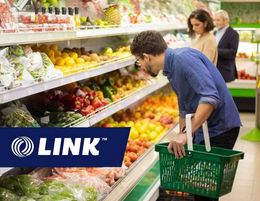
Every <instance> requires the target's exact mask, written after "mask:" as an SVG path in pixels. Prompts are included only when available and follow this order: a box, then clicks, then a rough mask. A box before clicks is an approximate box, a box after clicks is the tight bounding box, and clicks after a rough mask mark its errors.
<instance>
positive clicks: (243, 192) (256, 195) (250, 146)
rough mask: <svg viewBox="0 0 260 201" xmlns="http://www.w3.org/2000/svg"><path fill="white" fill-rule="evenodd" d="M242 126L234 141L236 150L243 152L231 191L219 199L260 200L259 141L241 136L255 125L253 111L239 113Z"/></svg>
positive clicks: (223, 200)
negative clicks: (250, 140)
mask: <svg viewBox="0 0 260 201" xmlns="http://www.w3.org/2000/svg"><path fill="white" fill-rule="evenodd" d="M240 116H241V120H242V123H243V127H242V128H241V130H240V136H239V138H238V140H237V142H236V145H235V148H234V149H236V150H241V151H243V152H245V158H244V159H243V160H240V162H239V165H238V169H237V173H236V177H235V181H234V185H233V189H232V192H231V193H229V194H228V195H226V196H223V197H221V199H220V201H259V200H260V142H249V141H245V140H243V139H241V136H242V135H244V134H245V133H247V132H248V131H250V130H251V129H252V128H253V127H254V125H255V123H254V122H255V115H254V114H253V113H241V114H240Z"/></svg>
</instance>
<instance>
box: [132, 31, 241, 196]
mask: <svg viewBox="0 0 260 201" xmlns="http://www.w3.org/2000/svg"><path fill="white" fill-rule="evenodd" d="M131 52H132V54H133V55H134V56H135V57H136V61H137V63H138V64H139V65H140V66H141V68H144V69H145V70H146V71H147V72H148V73H149V74H150V75H151V76H154V77H156V76H157V75H158V73H159V72H160V71H161V70H163V74H164V75H165V76H167V78H168V80H169V82H170V84H171V86H172V88H173V90H174V91H175V93H176V95H177V97H178V104H179V113H180V115H179V126H180V133H179V134H178V135H176V136H174V137H173V138H172V139H171V141H170V143H169V146H168V150H169V152H170V153H174V154H175V156H176V158H182V157H183V156H185V150H184V144H186V143H187V136H186V134H185V133H184V128H185V120H184V118H185V115H186V114H190V113H194V117H193V119H192V133H193V134H194V141H195V143H199V144H203V143H204V140H203V133H202V129H201V126H202V124H203V123H204V122H205V121H206V120H207V121H208V128H209V133H210V142H211V146H218V147H224V148H228V149H232V148H233V146H234V144H235V142H236V139H237V136H238V133H239V129H240V126H241V121H240V117H239V113H238V110H237V107H236V105H235V103H234V101H233V99H232V97H231V95H230V93H229V91H228V89H227V87H226V84H225V81H224V79H223V78H222V76H221V74H220V73H219V71H218V69H217V68H216V67H215V66H214V64H213V63H211V62H210V61H209V59H208V58H207V57H206V56H205V55H204V54H202V53H201V52H199V51H197V50H195V49H192V48H179V49H174V50H173V49H170V48H167V44H166V43H165V41H164V39H163V37H162V36H161V34H160V33H158V32H155V31H145V32H142V33H140V34H138V35H136V36H135V38H134V40H133V42H132V44H131ZM195 198H196V196H195ZM196 200H200V201H202V200H212V199H208V198H203V197H198V198H196Z"/></svg>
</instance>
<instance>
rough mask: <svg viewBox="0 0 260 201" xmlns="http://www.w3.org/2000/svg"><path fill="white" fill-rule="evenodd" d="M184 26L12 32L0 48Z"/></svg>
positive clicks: (0, 38) (0, 41) (2, 36)
mask: <svg viewBox="0 0 260 201" xmlns="http://www.w3.org/2000/svg"><path fill="white" fill-rule="evenodd" d="M186 28H187V26H186V25H176V24H171V23H164V24H139V25H129V26H122V27H112V28H91V27H89V28H87V29H84V30H76V31H45V32H29V31H28V32H14V33H1V34H0V46H7V45H17V44H33V43H44V42H57V41H65V40H75V39H82V38H99V37H108V36H116V35H129V34H136V33H139V32H141V31H145V30H157V31H170V30H182V29H186Z"/></svg>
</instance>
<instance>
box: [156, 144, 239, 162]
mask: <svg viewBox="0 0 260 201" xmlns="http://www.w3.org/2000/svg"><path fill="white" fill-rule="evenodd" d="M168 144H169V143H168V142H165V143H159V144H156V145H155V151H157V152H163V153H168V154H171V153H169V151H168V148H167V147H168ZM193 147H194V148H196V147H205V146H204V145H200V144H194V145H193ZM184 148H185V151H186V153H187V152H188V153H198V154H204V155H206V154H209V155H211V156H216V157H221V158H231V157H236V156H240V158H241V159H243V158H244V152H241V151H236V150H232V149H224V148H220V147H211V151H210V152H207V151H206V149H205V151H199V150H193V151H192V150H188V148H187V145H185V146H184ZM212 150H221V151H227V152H230V153H231V154H230V155H222V154H218V153H212Z"/></svg>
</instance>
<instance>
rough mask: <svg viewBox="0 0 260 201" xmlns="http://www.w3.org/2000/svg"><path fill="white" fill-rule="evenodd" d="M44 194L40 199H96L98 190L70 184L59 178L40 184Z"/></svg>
mask: <svg viewBox="0 0 260 201" xmlns="http://www.w3.org/2000/svg"><path fill="white" fill-rule="evenodd" d="M39 193H40V194H41V195H43V196H42V197H41V198H40V199H39V200H41V201H45V200H48V199H49V200H53V201H55V200H57V201H58V200H63V199H65V200H66V201H67V200H68V201H70V200H71V201H95V200H97V192H96V190H95V189H94V188H91V187H84V186H80V185H74V184H69V183H67V182H62V181H58V180H46V181H44V182H43V183H41V185H40V186H39Z"/></svg>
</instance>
